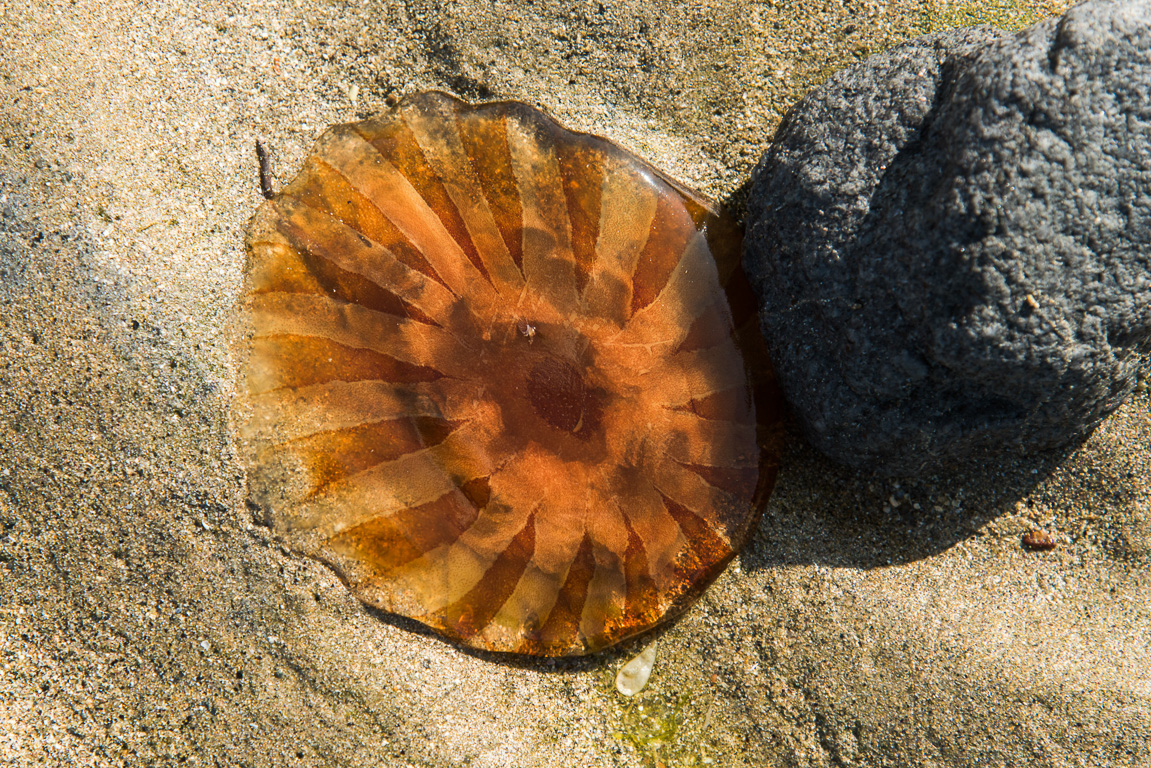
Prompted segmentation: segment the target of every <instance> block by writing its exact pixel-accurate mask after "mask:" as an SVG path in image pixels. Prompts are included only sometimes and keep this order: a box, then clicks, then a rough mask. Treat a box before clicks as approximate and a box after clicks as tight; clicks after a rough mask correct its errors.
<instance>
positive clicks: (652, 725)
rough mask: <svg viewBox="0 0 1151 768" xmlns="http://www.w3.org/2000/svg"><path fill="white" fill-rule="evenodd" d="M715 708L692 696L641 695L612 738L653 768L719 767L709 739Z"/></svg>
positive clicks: (627, 708)
mask: <svg viewBox="0 0 1151 768" xmlns="http://www.w3.org/2000/svg"><path fill="white" fill-rule="evenodd" d="M701 704H702V706H701ZM712 706H713V703H712V702H711V701H700V700H699V698H698V697H694V696H693V695H692V694H691V693H680V694H675V695H672V694H656V695H643V694H641V695H640V696H637V697H636V699H635V700H633V701H630V702H628V704H627V705H626V706H625V707H623V709H622V712H621V713H620V718H619V727H618V728H617V729H616V730H615V731H613V732H612V735H613V736H614V737H615V739H616V741H618V742H620V743H621V744H623V745H625V746H626V747H630V748H631V749H633V750H635V752H636V753H637V754H638V755H639V756H640V758H641V759H642V760H643V761H644V765H645V766H651V767H652V768H703V766H711V765H719V762H718V761H719V757H720V755H719V752H718V750H717V748H716V747H715V745H714V744H713V743H712V741H711V739H710V738H709V736H708V730H709V727H710V720H711V717H710V715H711V710H712ZM701 710H702V711H701Z"/></svg>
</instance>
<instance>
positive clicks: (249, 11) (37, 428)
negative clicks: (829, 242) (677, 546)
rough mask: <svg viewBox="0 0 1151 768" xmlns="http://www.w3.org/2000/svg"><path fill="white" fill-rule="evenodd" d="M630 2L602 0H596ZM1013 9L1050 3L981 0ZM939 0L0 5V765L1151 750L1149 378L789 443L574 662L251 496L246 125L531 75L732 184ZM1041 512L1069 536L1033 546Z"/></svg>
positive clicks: (657, 148) (263, 132)
mask: <svg viewBox="0 0 1151 768" xmlns="http://www.w3.org/2000/svg"><path fill="white" fill-rule="evenodd" d="M609 5H610V6H612V7H609ZM985 5H989V6H1001V7H999V8H998V10H996V9H995V8H992V11H993V12H995V13H998V14H999V15H1000V18H1001V19H1002V20H1005V21H1006V22H1008V23H1018V22H1020V21H1021V20H1024V19H1026V18H1028V15H1029V14H1030V15H1032V16H1033V15H1034V14H1035V13H1038V12H1046V11H1051V10H1053V9H1054V8H1055V6H1052V5H1042V6H1037V5H1033V4H1027V3H990V4H985ZM971 18H983V16H980V15H979V14H978V13H967V14H966V15H965V12H964V8H963V6H962V5H959V4H954V3H951V4H948V3H942V2H938V1H931V2H928V1H924V2H911V1H910V0H903V1H902V2H890V3H878V2H867V1H866V0H865V1H864V2H855V1H853V0H843V2H834V1H833V2H824V3H821V4H807V3H784V2H770V1H769V2H766V3H759V4H754V5H752V4H745V3H742V2H736V1H735V0H729V1H725V0H716V2H712V3H709V4H706V5H704V4H700V3H681V2H672V1H671V0H656V1H655V2H648V1H645V2H625V3H622V4H608V3H599V2H594V0H593V1H592V2H586V1H583V0H581V1H580V2H575V3H572V2H558V1H555V0H534V1H533V0H515V2H512V1H511V0H490V1H489V2H478V1H476V0H464V1H463V2H448V3H440V2H436V3H432V2H427V3H423V2H418V1H416V0H413V1H412V2H408V3H406V4H399V3H385V2H318V1H317V0H296V1H295V2H281V3H275V2H267V1H264V2H251V3H239V2H233V3H228V4H222V5H214V4H208V3H206V4H192V3H182V2H177V1H176V0H152V1H151V2H144V3H140V4H132V3H128V2H100V1H98V0H38V1H37V2H35V3H26V2H17V1H16V0H0V40H2V41H3V42H2V43H0V299H2V300H3V310H2V311H0V763H3V764H7V765H13V766H28V765H62V766H63V765H81V766H87V765H99V766H105V765H169V764H172V765H177V764H179V765H220V766H225V765H226V766H233V765H243V766H288V765H301V766H312V765H365V766H367V765H373V766H389V767H390V766H470V767H471V768H488V767H494V766H509V767H510V766H515V767H517V768H522V767H526V766H573V767H574V766H580V767H586V766H643V765H648V766H651V765H666V766H695V765H716V766H768V765H788V766H856V765H858V766H872V765H916V766H952V765H956V766H958V765H1023V764H1031V765H1041V766H1071V765H1075V766H1096V765H1097V766H1105V765H1106V766H1112V765H1132V766H1134V765H1147V764H1151V747H1149V746H1148V744H1149V742H1148V734H1151V486H1149V485H1148V480H1147V478H1148V476H1149V469H1151V452H1149V450H1148V446H1149V444H1151V443H1149V441H1151V399H1149V396H1148V393H1147V391H1146V389H1145V388H1144V390H1143V391H1142V392H1140V393H1139V394H1138V395H1136V396H1135V397H1134V398H1132V399H1131V400H1130V401H1129V402H1128V403H1127V404H1126V405H1125V406H1124V407H1123V408H1122V409H1120V411H1119V412H1118V413H1116V414H1115V415H1114V416H1113V417H1112V418H1111V419H1109V420H1108V421H1107V422H1106V423H1105V424H1104V425H1103V426H1102V427H1101V428H1100V429H1099V430H1098V431H1097V432H1096V433H1095V434H1094V435H1093V436H1092V437H1091V438H1090V439H1089V440H1088V441H1086V442H1085V443H1084V444H1083V445H1081V446H1078V447H1075V448H1073V449H1069V450H1068V451H1064V452H1057V453H1053V454H1048V455H1043V456H1038V457H1031V458H1026V459H1020V460H1018V461H1014V462H1006V463H1002V464H999V465H996V466H985V467H979V468H974V469H968V470H965V471H961V472H956V473H953V474H949V475H947V476H940V477H934V478H925V479H920V480H917V481H915V482H903V483H898V482H896V481H891V480H881V479H876V478H872V477H868V476H865V475H861V474H859V473H854V472H850V471H848V470H845V469H842V468H838V467H836V466H834V465H831V464H830V463H828V462H827V461H825V460H823V459H822V458H820V457H819V456H818V455H816V454H814V453H813V452H812V451H811V450H810V449H809V448H806V447H805V446H804V445H803V443H802V442H801V441H799V440H798V439H796V438H794V436H793V439H792V441H791V448H790V449H789V451H788V453H787V455H786V456H785V464H784V469H783V472H782V474H781V477H780V481H779V485H778V487H777V491H776V493H775V495H774V496H773V497H772V499H771V502H770V504H769V506H768V509H767V511H766V513H765V515H764V519H763V522H762V524H761V526H760V529H759V531H758V533H757V534H756V535H755V537H754V539H753V541H752V543H751V545H750V546H749V547H748V549H747V550H746V551H745V552H744V553H743V554H742V555H741V557H740V558H739V559H738V560H737V561H736V562H735V563H734V564H733V566H732V567H731V568H730V569H729V570H728V571H727V572H726V573H725V574H724V575H723V576H722V577H721V578H720V579H719V581H718V582H717V583H716V585H715V586H714V587H713V588H712V589H711V590H710V591H709V592H708V593H707V594H706V595H705V596H704V598H703V599H702V600H701V601H700V602H699V603H698V604H697V605H696V606H695V607H694V608H693V609H692V610H690V611H689V612H688V613H687V614H686V615H685V616H684V617H683V618H682V619H681V620H679V621H678V622H676V623H675V624H673V625H672V626H671V627H670V628H669V629H668V630H667V631H666V632H664V633H662V634H661V636H660V638H659V644H660V646H659V656H658V659H657V662H656V668H655V673H654V675H653V677H652V682H651V684H650V685H649V687H648V689H647V690H646V691H645V692H644V693H643V694H641V696H640V698H639V701H638V702H636V701H626V700H624V699H623V698H622V697H620V696H619V695H618V694H617V693H615V690H614V687H613V684H612V680H613V677H614V674H615V671H616V670H617V669H618V667H619V666H620V665H621V664H622V663H623V662H624V661H625V660H626V658H628V657H629V656H630V655H631V654H634V653H635V652H637V651H638V650H639V647H640V645H639V644H635V643H633V644H631V645H630V646H628V647H626V648H623V649H620V650H618V651H616V652H610V653H607V654H604V655H601V656H599V657H596V658H591V659H586V660H581V661H575V662H566V663H557V664H549V663H542V662H533V661H509V660H507V659H497V658H492V657H489V656H485V655H483V654H475V653H468V652H464V651H461V650H460V649H458V648H456V647H454V646H452V645H450V644H448V643H446V642H443V641H441V640H439V639H437V638H435V637H432V636H429V635H428V634H426V633H423V632H420V631H418V628H416V627H414V626H413V625H412V624H411V623H410V622H406V621H403V620H397V619H394V618H391V617H388V616H384V615H382V614H379V613H376V612H373V611H370V610H366V609H365V608H363V607H362V606H361V605H360V604H359V603H358V602H357V601H356V600H355V599H353V598H352V597H350V596H349V594H348V593H347V591H346V590H345V589H344V588H343V587H342V586H341V584H340V583H339V581H338V580H337V579H336V578H335V576H334V575H333V574H332V572H331V571H329V570H328V569H327V568H325V567H324V566H322V565H320V564H318V563H315V562H312V561H310V560H307V559H303V558H300V557H298V556H296V555H294V554H292V553H291V552H289V551H287V550H286V549H284V548H283V547H282V546H280V545H279V544H278V543H277V542H276V541H275V540H274V538H273V537H272V536H271V534H270V533H269V532H268V531H267V530H266V529H265V528H263V527H261V526H259V525H258V524H256V523H255V522H254V521H253V519H252V515H251V512H250V511H249V510H248V509H247V507H246V506H245V500H244V499H245V494H244V477H243V473H242V470H241V468H240V467H239V465H238V463H237V461H236V457H235V447H234V442H233V438H232V435H231V431H230V428H229V422H228V410H229V403H230V398H231V396H232V380H233V376H234V371H233V369H232V363H231V360H230V357H229V351H228V339H229V334H230V332H231V330H230V325H229V321H230V317H231V312H232V306H233V303H234V301H235V299H236V296H237V295H238V292H239V289H240V275H241V269H242V262H243V228H244V225H245V222H246V220H247V218H248V217H249V216H250V215H251V213H252V212H253V211H254V209H255V207H256V205H257V204H258V202H259V193H258V187H257V183H256V178H257V177H256V166H255V157H254V153H253V142H254V140H255V139H256V138H262V139H264V140H266V141H267V142H268V143H269V144H270V145H271V146H272V147H273V149H274V153H275V154H274V159H275V167H276V169H277V171H278V173H279V174H280V183H283V181H284V180H285V177H287V176H289V175H290V174H291V173H292V172H293V171H294V169H295V168H297V167H298V166H299V164H300V162H301V160H302V158H303V157H304V156H305V154H306V152H307V150H308V148H309V146H310V144H311V142H312V141H313V140H314V139H315V138H316V136H317V135H318V134H319V132H320V131H321V130H322V129H323V128H324V127H325V126H326V125H328V124H330V123H333V122H339V121H346V120H349V119H353V118H355V117H356V116H357V115H366V114H370V113H372V112H374V111H376V110H378V109H380V108H382V106H383V104H384V102H385V99H386V98H387V97H388V96H389V94H400V93H404V92H410V91H414V90H420V89H424V88H441V89H448V90H453V91H455V92H457V93H460V94H461V95H463V96H465V97H470V98H483V97H488V96H498V97H511V98H519V99H522V100H526V101H528V102H531V103H535V104H538V105H541V106H544V107H545V108H547V109H548V110H549V111H550V112H552V113H553V114H554V115H556V116H557V117H558V118H559V119H561V120H562V121H564V122H565V123H567V124H568V125H570V126H571V127H573V128H577V129H581V130H588V131H593V132H596V133H600V134H603V135H606V136H608V137H610V138H612V139H614V140H616V141H618V142H621V143H622V144H624V145H626V146H627V147H629V148H630V149H632V150H634V151H636V152H637V153H639V154H640V155H642V156H644V157H646V158H648V159H650V160H651V161H653V162H654V163H655V164H657V165H659V166H661V167H662V168H664V169H665V170H666V171H668V172H669V173H671V174H672V175H673V176H675V177H677V178H680V179H683V180H684V181H686V182H688V183H690V184H692V185H694V186H696V187H698V188H700V189H701V190H703V191H704V192H707V193H709V194H711V195H713V196H715V197H717V198H728V199H733V200H734V201H735V203H736V204H737V205H738V201H739V197H740V188H741V185H742V183H743V182H744V180H745V179H746V174H747V172H748V170H749V168H750V167H751V165H752V163H753V162H754V160H755V159H756V157H757V156H758V155H759V153H760V152H761V151H762V150H763V149H764V147H765V146H766V144H767V142H768V140H769V138H770V134H771V130H772V128H773V126H774V125H775V123H776V122H777V121H778V119H779V117H780V112H781V110H783V109H784V108H786V106H787V105H788V104H790V103H791V102H792V101H793V100H794V99H795V98H797V97H798V96H799V95H800V94H801V93H802V92H803V91H804V90H805V89H807V88H809V87H811V85H812V84H813V83H814V82H815V81H817V80H818V79H819V78H820V77H822V76H825V75H826V74H827V73H828V72H830V71H833V70H834V69H836V68H837V67H839V66H842V65H844V64H847V63H850V62H851V61H853V60H854V59H855V58H858V57H862V56H865V55H866V54H867V53H868V52H870V51H874V50H877V49H879V48H881V47H883V46H886V45H890V44H892V43H893V42H895V41H897V40H899V39H902V38H904V37H906V36H908V35H910V34H913V33H914V32H915V31H916V30H917V29H922V30H926V29H928V28H932V27H933V25H934V26H938V25H942V24H948V23H954V22H956V21H964V20H967V19H971ZM1033 526H1037V527H1041V528H1043V529H1045V530H1048V531H1050V532H1052V533H1053V534H1054V535H1055V536H1056V538H1057V540H1058V543H1059V546H1058V548H1057V549H1055V550H1054V551H1052V552H1048V553H1029V552H1026V551H1024V550H1023V549H1022V548H1021V545H1020V536H1021V535H1022V534H1023V533H1024V532H1025V531H1027V530H1028V529H1029V528H1031V527H1033Z"/></svg>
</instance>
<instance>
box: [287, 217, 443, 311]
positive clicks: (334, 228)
mask: <svg viewBox="0 0 1151 768" xmlns="http://www.w3.org/2000/svg"><path fill="white" fill-rule="evenodd" d="M273 204H274V206H275V207H276V209H278V210H279V211H281V213H282V216H283V219H282V223H281V225H280V228H281V231H283V232H284V234H285V235H287V236H288V237H289V238H291V240H294V241H295V242H297V243H299V245H300V246H301V247H302V248H305V249H307V251H308V252H309V253H311V254H313V255H314V256H317V257H319V258H322V259H325V260H327V261H329V262H331V263H332V264H334V265H335V266H337V267H339V268H340V269H342V270H345V271H348V272H351V273H353V274H356V275H359V276H361V277H363V278H365V279H367V280H370V281H371V282H373V283H375V284H376V285H377V286H379V287H380V288H381V289H383V290H385V291H388V292H389V293H392V294H394V295H395V296H396V297H397V298H399V299H400V300H401V301H403V302H404V303H406V304H410V305H411V306H413V307H415V308H416V309H418V310H419V311H420V312H422V313H423V314H424V315H425V316H426V317H428V318H442V317H446V316H448V315H450V313H451V311H452V308H453V306H454V305H455V304H456V302H457V297H456V296H455V295H454V294H452V292H451V291H449V290H448V289H447V288H445V287H444V286H443V285H442V284H441V283H439V282H438V281H436V280H433V279H431V278H429V277H428V276H427V275H425V274H423V273H422V272H420V271H419V270H417V269H413V268H411V267H409V266H408V265H407V264H404V263H403V262H402V261H400V260H399V259H398V258H396V256H395V255H394V254H393V253H392V252H391V251H389V250H388V249H387V248H384V247H383V246H382V245H380V244H378V243H376V242H374V241H372V240H370V239H368V238H366V237H365V236H364V235H362V234H360V233H359V232H357V231H356V230H354V229H352V228H351V227H349V226H348V225H347V224H345V223H343V222H342V221H340V220H339V219H336V218H334V217H333V216H331V215H330V214H329V213H327V212H325V211H320V210H316V209H315V208H312V207H311V206H308V205H306V204H305V203H303V202H302V201H299V200H296V199H294V198H292V197H290V196H287V195H281V196H280V197H278V198H277V199H276V200H275V201H274V203H273Z"/></svg>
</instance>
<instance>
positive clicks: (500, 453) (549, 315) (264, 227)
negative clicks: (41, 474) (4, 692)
mask: <svg viewBox="0 0 1151 768" xmlns="http://www.w3.org/2000/svg"><path fill="white" fill-rule="evenodd" d="M739 247H740V232H739V229H738V227H737V226H736V225H735V224H734V223H733V222H732V221H731V220H730V219H729V218H727V216H726V215H725V214H723V213H722V212H721V211H719V210H718V209H717V208H716V207H715V206H713V205H712V204H711V203H709V202H707V201H706V200H704V199H703V198H701V197H699V196H697V195H695V194H694V193H692V192H690V191H688V190H686V189H685V188H683V187H682V186H680V185H678V184H676V183H675V182H673V181H671V180H670V179H668V178H667V177H665V176H664V175H662V174H661V173H659V172H658V171H656V170H654V169H653V168H651V167H650V166H648V165H647V164H645V163H644V162H643V161H641V160H639V159H638V158H636V157H635V156H633V155H631V154H629V153H628V152H626V151H624V150H622V149H620V148H619V147H617V146H615V145H614V144H612V143H610V142H608V141H606V140H604V139H601V138H598V137H595V136H590V135H587V134H580V133H574V132H572V131H568V130H566V129H565V128H563V127H561V126H560V125H559V124H557V123H556V122H555V121H553V120H552V119H551V118H549V117H547V116H546V115H544V114H543V113H541V112H539V111H537V110H535V109H532V108H530V107H528V106H525V105H523V104H518V103H511V102H501V103H492V104H481V105H475V106H473V105H468V104H466V103H463V102H461V101H458V100H456V99H454V98H452V97H450V96H447V95H444V94H440V93H424V94H418V95H415V96H412V97H409V98H407V99H405V100H403V101H402V102H400V103H399V104H398V105H397V106H396V107H395V108H393V109H392V111H390V112H388V113H386V114H383V115H381V116H379V117H376V118H373V119H370V120H366V121H364V122H360V123H355V124H348V125H339V126H335V127H333V128H331V129H329V130H328V131H327V132H326V133H325V134H324V135H323V136H322V137H321V138H320V140H319V142H318V143H317V145H316V147H315V149H314V151H313V153H312V155H311V156H310V157H309V158H308V159H307V160H306V161H305V163H304V168H303V170H302V171H301V172H300V174H299V175H298V176H297V177H296V178H295V180H293V181H292V182H291V183H290V184H289V185H288V186H287V187H286V188H285V189H284V190H283V191H282V192H281V193H280V194H279V195H276V196H275V197H273V198H272V199H271V200H268V201H267V202H265V203H264V204H263V205H262V206H261V207H260V209H259V210H258V212H257V213H256V215H255V217H254V218H253V221H252V223H251V225H250V227H249V230H248V235H247V248H248V260H247V267H246V282H245V288H244V296H243V299H242V313H243V317H244V319H245V323H246V326H247V331H248V333H247V335H246V336H245V338H244V342H243V344H242V355H241V357H242V359H243V361H244V362H243V363H242V365H241V370H242V380H241V382H240V384H239V390H240V398H239V401H238V407H237V421H238V424H239V436H240V443H241V446H242V450H243V455H244V458H245V461H246V464H247V468H248V482H249V493H250V495H251V497H252V500H253V501H254V502H255V503H256V504H258V505H259V506H260V507H261V508H263V509H264V510H266V512H267V516H268V519H269V523H270V524H271V525H272V526H273V527H274V529H275V530H276V531H277V532H278V533H279V534H280V535H281V536H283V538H284V539H285V540H286V542H287V543H288V544H289V545H290V546H291V547H293V548H295V549H297V550H299V551H301V552H304V553H306V554H308V555H310V556H313V557H316V558H318V559H321V560H323V561H324V562H326V563H328V564H330V565H331V566H332V567H333V568H334V569H335V570H336V571H337V573H338V574H339V575H340V577H341V578H342V579H343V581H344V582H345V583H346V584H347V585H348V587H349V588H350V589H351V590H352V591H353V592H354V593H355V594H356V595H357V596H358V597H359V598H360V599H361V600H363V601H364V602H366V603H368V604H371V605H374V606H376V607H378V608H381V609H383V610H385V611H389V612H393V613H397V614H402V615H405V616H408V617H411V618H413V619H416V620H418V621H420V622H423V623H424V624H426V625H428V626H430V627H432V628H434V629H436V630H437V631H439V632H441V633H442V634H444V635H446V636H448V637H450V638H452V639H454V640H456V641H458V642H460V643H463V644H466V645H468V646H472V647H476V648H482V649H488V650H495V651H507V652H514V653H523V654H536V655H569V654H583V653H589V652H594V651H597V650H599V649H602V648H605V647H607V646H609V645H612V644H614V643H617V642H619V641H621V640H624V639H626V638H628V637H632V636H634V635H637V634H639V633H642V632H644V631H646V630H648V629H651V628H652V627H654V626H656V625H658V624H660V623H661V622H663V621H665V620H666V619H668V618H669V617H671V616H674V615H675V614H677V613H678V612H680V611H682V610H683V609H685V608H686V607H687V606H688V605H689V604H690V603H691V602H692V600H693V599H694V598H695V597H696V596H698V595H699V593H700V592H701V591H702V590H703V589H704V588H705V587H706V586H707V585H708V584H709V583H710V582H711V581H712V580H713V579H714V578H715V577H716V576H717V575H718V574H719V573H720V572H721V571H722V569H723V567H724V566H725V565H726V563H727V562H728V561H729V560H730V559H731V557H732V556H733V555H734V554H735V552H736V551H738V549H739V548H740V546H741V545H742V543H743V541H744V540H745V539H746V538H747V536H748V534H749V531H750V529H751V528H752V526H753V525H754V523H755V522H756V520H757V518H758V515H759V512H760V509H761V507H762V503H763V501H764V500H765V498H766V495H767V493H768V492H769V491H770V488H771V485H772V482H773V480H774V475H775V466H776V454H775V449H774V443H775V439H776V436H777V433H778V419H779V403H778V395H777V394H776V390H775V389H774V386H773V383H772V381H773V380H772V378H771V374H770V369H769V367H768V366H767V364H766V358H765V357H764V353H763V352H762V344H761V342H759V340H758V333H757V330H756V328H755V326H756V323H755V320H754V304H753V301H752V300H751V299H750V292H749V291H748V290H747V288H746V285H745V284H744V282H743V277H742V273H741V271H740V269H739Z"/></svg>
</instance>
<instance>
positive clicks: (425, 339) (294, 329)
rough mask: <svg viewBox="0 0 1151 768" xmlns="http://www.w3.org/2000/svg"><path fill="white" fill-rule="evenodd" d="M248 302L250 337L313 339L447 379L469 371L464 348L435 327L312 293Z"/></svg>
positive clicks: (264, 296) (260, 297) (261, 297)
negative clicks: (381, 356) (370, 353)
mask: <svg viewBox="0 0 1151 768" xmlns="http://www.w3.org/2000/svg"><path fill="white" fill-rule="evenodd" d="M248 304H249V307H250V309H251V312H252V316H253V318H254V322H255V323H256V324H257V326H258V327H259V328H260V332H259V333H258V334H256V335H255V336H254V337H253V338H256V339H259V338H262V337H265V336H279V335H288V336H303V337H316V338H322V339H327V340H329V341H332V342H335V343H337V344H344V345H346V346H350V347H359V348H363V349H370V350H372V351H375V352H379V353H382V354H385V355H388V356H390V357H394V358H396V359H398V360H402V361H404V362H407V363H411V364H412V365H419V366H426V367H430V368H434V369H436V370H438V371H440V373H443V374H444V375H447V376H459V377H467V376H468V375H469V374H470V372H471V369H470V367H469V366H468V364H467V361H468V360H469V359H470V357H471V353H470V352H469V350H468V349H467V348H466V347H464V346H462V345H461V343H460V341H459V339H457V338H456V337H455V336H453V335H452V334H451V333H449V332H447V331H444V330H443V329H440V328H438V327H436V326H430V325H425V324H424V323H420V322H417V321H414V320H407V319H404V318H397V317H394V316H392V315H387V314H384V313H382V312H377V311H375V310H371V309H367V308H365V307H361V306H359V305H357V304H348V303H347V302H340V301H334V300H332V299H329V298H327V297H326V296H315V295H312V294H298V293H264V294H257V295H255V296H251V297H249V299H248Z"/></svg>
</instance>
